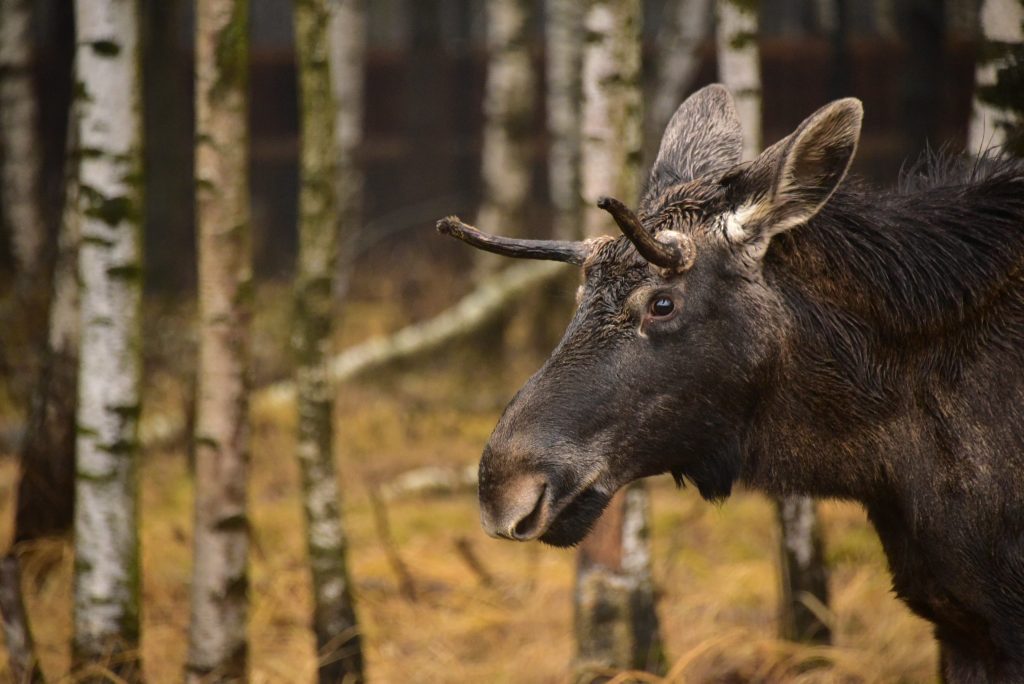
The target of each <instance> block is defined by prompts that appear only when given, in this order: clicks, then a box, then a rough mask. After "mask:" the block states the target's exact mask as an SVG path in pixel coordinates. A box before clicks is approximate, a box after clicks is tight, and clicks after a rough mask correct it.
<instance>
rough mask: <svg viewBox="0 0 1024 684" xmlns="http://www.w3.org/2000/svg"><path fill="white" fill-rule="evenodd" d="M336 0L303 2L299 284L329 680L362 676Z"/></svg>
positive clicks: (300, 360) (323, 653)
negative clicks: (353, 577) (334, 334)
mask: <svg viewBox="0 0 1024 684" xmlns="http://www.w3.org/2000/svg"><path fill="white" fill-rule="evenodd" d="M329 22H330V10H329V6H328V1H327V0H298V1H297V2H296V3H295V44H296V49H297V51H298V67H299V93H300V111H301V117H302V119H301V120H302V148H301V166H300V183H301V187H300V195H299V262H298V268H297V273H296V284H295V288H296V291H295V325H294V330H295V333H294V337H293V344H294V348H295V355H296V365H297V369H296V389H297V395H298V411H299V423H298V445H297V450H298V459H299V466H300V469H301V471H302V488H303V503H304V508H305V513H306V524H307V530H306V543H307V548H308V551H309V561H310V565H311V569H312V575H313V595H314V603H315V615H314V620H313V623H314V625H313V626H314V631H315V632H316V642H317V649H318V657H319V660H320V663H321V665H320V670H319V681H320V682H321V684H328V683H330V684H334V683H335V682H340V681H342V680H343V679H346V678H347V679H348V680H361V679H362V677H363V657H362V648H361V639H360V635H359V630H358V625H357V623H356V616H355V609H354V605H353V601H352V596H351V587H350V583H349V579H348V571H347V567H346V559H345V554H346V542H345V534H344V529H343V527H342V522H341V504H340V495H339V492H338V477H337V472H336V470H335V465H334V452H333V446H334V433H333V429H332V425H331V417H332V413H333V404H334V402H333V398H332V387H331V382H330V363H329V361H330V359H329V352H330V347H331V319H332V313H333V311H332V283H333V280H334V275H335V272H336V268H337V263H336V262H337V259H336V256H337V250H338V235H337V228H338V223H337V198H336V196H335V190H336V187H337V180H336V175H335V174H336V166H335V159H336V150H337V144H336V141H335V129H334V126H335V121H336V115H335V106H336V105H335V101H334V95H333V93H332V90H331V74H330V65H329V56H328V39H327V27H328V25H329Z"/></svg>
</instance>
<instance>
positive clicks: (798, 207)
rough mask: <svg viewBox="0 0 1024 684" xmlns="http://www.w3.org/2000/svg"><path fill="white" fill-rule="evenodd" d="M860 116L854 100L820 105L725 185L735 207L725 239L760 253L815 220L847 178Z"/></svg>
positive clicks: (859, 105)
mask: <svg viewBox="0 0 1024 684" xmlns="http://www.w3.org/2000/svg"><path fill="white" fill-rule="evenodd" d="M863 116H864V110H863V107H862V106H861V103H860V100H857V99H856V98H852V97H851V98H846V99H843V100H836V101H835V102H833V103H831V104H828V105H825V106H824V107H822V108H821V109H819V110H818V111H816V112H815V113H814V114H812V115H811V116H810V117H808V118H807V119H806V120H805V121H804V122H803V123H802V124H800V126H799V128H797V129H796V131H795V132H794V133H793V134H791V135H790V136H789V137H787V138H785V139H783V140H780V141H779V142H777V143H775V144H774V145H772V146H771V147H769V148H768V149H766V150H765V151H764V152H762V153H761V155H760V156H759V157H758V158H757V159H756V160H755V161H754V163H753V164H751V165H750V167H749V168H747V169H745V170H744V171H743V172H742V173H740V174H737V176H736V177H735V178H727V179H725V180H724V181H723V182H724V183H725V184H726V185H727V186H729V189H730V194H731V195H732V196H733V197H734V198H735V199H734V201H733V204H734V206H736V207H737V208H736V209H735V210H734V213H733V214H732V215H731V216H730V217H729V219H728V224H727V225H728V235H729V238H730V239H732V240H733V241H735V242H747V243H750V244H752V246H755V247H757V248H758V249H757V251H758V252H760V253H763V252H764V250H765V249H767V246H768V241H769V240H771V238H772V236H773V235H777V234H778V233H782V232H784V231H787V230H789V229H791V228H794V227H796V226H799V225H801V224H802V223H806V222H807V221H808V220H809V219H810V218H811V217H812V216H814V215H815V214H817V213H818V211H819V210H820V209H821V208H822V207H823V206H824V205H825V202H827V201H828V198H829V197H831V195H832V193H833V192H834V191H835V189H836V188H837V187H839V184H840V183H841V182H842V180H843V178H844V177H845V176H846V171H847V169H849V167H850V162H851V161H852V160H853V154H854V152H855V151H856V150H857V141H858V140H859V139H860V126H861V120H862V119H863Z"/></svg>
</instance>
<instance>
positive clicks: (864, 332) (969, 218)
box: [438, 85, 1024, 682]
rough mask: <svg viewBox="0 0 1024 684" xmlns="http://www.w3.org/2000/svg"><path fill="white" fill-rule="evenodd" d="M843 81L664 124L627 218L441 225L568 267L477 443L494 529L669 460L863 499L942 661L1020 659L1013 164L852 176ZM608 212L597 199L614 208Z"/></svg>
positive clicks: (715, 91) (528, 534)
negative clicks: (819, 103) (561, 299)
mask: <svg viewBox="0 0 1024 684" xmlns="http://www.w3.org/2000/svg"><path fill="white" fill-rule="evenodd" d="M861 119H862V108H861V104H860V102H859V101H857V100H854V99H844V100H838V101H836V102H833V103H831V104H828V105H826V106H825V107H822V108H821V109H820V110H818V111H817V112H815V113H814V114H812V115H811V116H810V117H809V118H807V119H806V120H805V121H804V122H803V123H802V124H800V126H799V127H797V129H796V130H795V131H793V133H792V134H790V135H789V136H787V137H786V138H784V139H782V140H780V141H779V142H777V143H775V144H774V145H772V146H771V147H769V148H768V149H766V150H765V151H764V152H763V153H762V154H761V155H760V156H758V157H757V158H756V159H754V160H750V161H742V160H741V147H742V144H741V131H740V125H739V121H738V118H737V115H736V111H735V108H734V105H733V102H732V98H731V96H730V95H729V93H728V92H727V91H726V90H725V89H724V88H722V87H721V86H717V85H715V86H708V87H707V88H704V89H703V90H700V91H698V92H697V93H695V94H694V95H693V96H691V97H690V98H689V99H687V100H686V101H685V102H684V103H683V104H682V105H681V106H680V107H679V109H678V111H677V112H676V114H675V116H674V117H673V118H672V120H671V122H670V123H669V125H668V128H667V130H666V131H665V134H664V138H663V139H662V142H661V147H660V150H659V153H658V156H657V159H656V160H655V162H654V166H653V168H652V170H651V173H650V178H649V181H648V185H647V190H646V192H645V194H644V196H643V199H642V200H641V202H640V204H639V207H638V208H637V209H636V210H635V211H634V210H631V209H630V208H628V207H626V206H625V205H624V204H622V203H621V202H619V201H617V200H614V199H610V198H605V199H602V200H601V201H600V202H599V206H600V207H601V208H603V209H605V210H606V211H608V213H609V215H610V218H611V219H612V221H614V224H616V225H617V227H618V229H619V231H620V232H621V235H619V236H617V237H613V236H610V237H602V238H595V239H591V240H586V241H579V242H571V241H569V242H567V241H551V240H520V239H510V238H504V237H497V236H494V235H489V234H485V233H481V232H480V231H477V230H476V229H474V228H472V227H470V226H467V225H466V224H464V223H462V222H461V221H459V220H458V219H457V218H454V217H449V218H447V219H443V220H441V221H440V222H438V230H440V231H441V232H442V233H445V234H448V235H452V236H454V237H456V238H458V239H460V240H462V241H464V242H467V243H469V244H470V245H473V246H474V247H478V248H480V249H484V250H488V251H491V252H496V253H498V254H504V255H506V256H511V257H520V258H529V259H550V260H556V261H562V262H566V263H570V264H574V265H576V266H578V267H580V268H581V269H582V274H583V284H582V287H581V290H580V293H579V297H578V306H577V309H576V312H575V314H574V315H573V318H572V320H571V322H570V323H569V326H568V328H567V330H566V331H565V335H564V337H563V338H562V340H561V342H559V344H558V346H557V347H556V348H555V350H554V351H553V352H552V353H551V356H550V358H549V359H548V360H547V362H546V363H545V364H544V365H543V367H542V368H541V369H540V370H539V371H537V373H536V374H535V375H534V376H533V377H532V378H531V379H530V380H529V381H528V382H527V383H526V385H525V386H524V387H523V388H522V389H521V390H520V391H519V393H518V394H516V396H515V397H514V398H513V400H512V401H511V403H510V404H509V405H508V407H507V408H506V409H505V412H504V414H503V415H502V417H501V419H500V420H499V422H498V424H497V426H496V427H495V429H494V432H493V434H492V435H491V438H490V440H489V442H488V444H487V447H486V448H485V450H484V454H483V458H482V460H481V462H480V504H481V512H482V520H483V525H484V528H485V529H486V530H487V532H488V533H490V534H491V535H493V536H496V537H503V538H508V539H514V540H519V541H526V540H533V539H539V540H541V541H544V542H548V543H550V544H554V545H557V546H566V545H572V544H574V543H576V542H578V541H579V540H580V539H581V538H582V537H583V536H584V535H585V534H586V533H587V531H588V530H589V529H590V527H591V526H592V525H593V523H594V521H595V520H596V519H597V518H598V516H599V515H600V513H601V510H602V509H603V508H604V507H605V506H606V505H607V503H608V501H609V499H610V497H611V496H612V495H613V494H614V492H615V491H616V490H617V489H618V488H620V487H622V486H624V485H626V484H627V483H629V482H631V481H633V480H636V479H638V478H641V477H647V476H650V475H656V474H659V473H666V472H667V473H671V474H672V475H673V476H674V477H675V478H676V479H677V481H679V482H683V481H689V482H691V483H692V484H694V485H695V486H696V487H697V488H698V490H699V491H700V493H701V495H702V496H704V497H705V498H707V499H712V500H717V499H723V498H725V497H727V496H728V495H729V493H730V491H731V489H732V486H733V485H734V483H736V482H743V483H744V484H746V485H747V486H749V487H751V488H754V489H759V490H761V491H764V492H767V493H769V494H773V495H785V494H803V495H809V496H815V497H831V498H841V499H847V500H854V501H858V502H860V503H861V504H862V505H863V506H864V507H865V509H866V510H867V513H868V516H869V518H870V520H871V521H872V523H873V524H874V526H875V529H876V530H877V531H878V534H879V536H880V538H881V540H882V545H883V547H884V549H885V552H886V555H887V556H888V560H889V566H890V568H891V569H892V572H893V586H894V589H895V592H896V594H897V595H898V596H899V597H900V598H901V599H902V600H903V601H905V602H906V604H907V605H908V606H909V607H910V608H911V609H912V610H914V611H915V612H916V613H918V614H919V615H921V616H923V617H924V618H926V619H928V620H930V621H931V622H932V623H934V625H935V634H936V637H937V638H938V640H939V642H940V645H941V650H942V668H943V674H944V676H945V678H946V679H947V680H948V681H955V682H1022V681H1024V408H1022V407H1024V268H1022V265H1024V165H1022V164H1021V163H1020V162H1015V161H1012V160H1008V159H1002V158H999V157H995V156H983V157H981V158H971V159H968V158H964V159H959V158H953V157H947V158H930V159H926V160H925V161H924V162H923V163H921V164H919V165H917V166H915V167H913V168H912V169H911V170H910V172H909V173H906V174H905V177H904V178H903V180H902V181H901V183H900V185H899V187H898V189H896V190H888V191H883V190H876V189H873V188H870V187H868V186H866V185H865V184H863V183H861V182H858V181H856V180H854V179H851V178H847V169H848V167H849V165H850V161H851V160H852V159H853V156H854V153H855V151H856V148H857V143H858V140H859V137H860V130H861ZM609 224H611V221H610V222H609Z"/></svg>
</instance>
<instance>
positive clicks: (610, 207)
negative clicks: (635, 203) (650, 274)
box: [597, 197, 696, 272]
mask: <svg viewBox="0 0 1024 684" xmlns="http://www.w3.org/2000/svg"><path fill="white" fill-rule="evenodd" d="M597 206H598V207H600V208H601V209H604V210H605V211H607V212H608V213H609V214H611V215H612V218H613V219H615V223H617V224H618V225H619V230H621V231H622V234H623V235H625V236H626V237H627V238H629V241H630V242H632V243H633V246H634V247H636V251H638V252H640V256H642V257H643V258H644V259H647V261H649V262H651V263H652V264H654V265H655V266H660V267H662V268H666V269H669V270H671V271H675V272H682V271H685V270H686V269H688V268H690V266H692V265H693V260H694V257H695V256H696V248H695V247H694V246H693V241H692V240H691V239H690V238H689V237H688V236H686V235H683V234H682V233H679V232H677V231H674V230H666V231H662V232H661V233H658V236H657V237H655V236H654V235H653V234H652V233H649V232H647V231H646V230H644V227H643V226H642V225H641V224H640V219H639V218H638V217H637V215H636V214H634V213H633V212H632V211H631V210H630V209H629V207H627V206H626V205H625V204H623V203H622V202H620V201H619V200H617V199H615V198H613V197H601V198H599V199H598V200H597Z"/></svg>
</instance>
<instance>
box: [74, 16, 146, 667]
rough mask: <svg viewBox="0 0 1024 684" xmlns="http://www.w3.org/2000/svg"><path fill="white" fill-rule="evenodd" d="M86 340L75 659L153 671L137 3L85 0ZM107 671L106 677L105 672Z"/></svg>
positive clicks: (82, 199)
mask: <svg viewBox="0 0 1024 684" xmlns="http://www.w3.org/2000/svg"><path fill="white" fill-rule="evenodd" d="M75 26H76V33H77V35H76V45H77V49H76V65H77V77H78V78H77V85H76V88H75V92H76V96H77V101H76V103H75V105H76V106H77V107H78V111H79V133H78V139H79V144H80V146H81V148H80V158H81V159H80V167H79V180H80V185H79V196H78V210H79V213H80V215H81V246H80V250H79V261H78V270H79V278H80V282H81V326H82V327H81V335H82V338H81V347H80V357H79V386H78V387H79V389H78V417H77V434H78V438H77V464H76V473H75V478H76V487H75V576H74V594H75V610H74V614H75V616H74V623H75V624H74V630H75V633H74V657H75V659H76V661H77V663H78V664H79V665H102V666H104V667H106V668H107V669H109V670H111V671H113V672H114V673H115V674H116V675H117V676H119V677H121V678H122V679H125V680H128V681H134V680H138V679H140V678H141V673H140V662H139V661H140V658H139V653H138V647H139V603H138V597H139V548H138V544H139V542H138V529H137V520H136V498H137V494H136V462H137V457H138V440H137V424H138V417H139V380H140V362H141V360H140V349H139V347H140V343H141V339H140V318H139V303H140V298H141V291H142V263H141V257H142V255H141V251H142V240H141V238H142V235H141V216H142V192H141V173H142V162H141V151H142V150H141V116H140V93H139V44H138V30H137V29H138V16H137V4H136V3H135V2H133V1H132V0H76V2H75ZM96 676H99V675H96Z"/></svg>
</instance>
